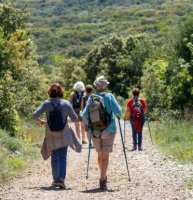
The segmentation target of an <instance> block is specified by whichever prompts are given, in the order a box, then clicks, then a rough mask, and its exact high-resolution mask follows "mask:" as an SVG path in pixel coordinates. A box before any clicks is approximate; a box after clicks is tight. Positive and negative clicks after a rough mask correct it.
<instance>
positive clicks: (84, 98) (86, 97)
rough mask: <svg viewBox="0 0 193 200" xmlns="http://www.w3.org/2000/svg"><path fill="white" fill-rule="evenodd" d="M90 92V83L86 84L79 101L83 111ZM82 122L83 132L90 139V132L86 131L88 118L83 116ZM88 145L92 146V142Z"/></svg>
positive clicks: (91, 90)
mask: <svg viewBox="0 0 193 200" xmlns="http://www.w3.org/2000/svg"><path fill="white" fill-rule="evenodd" d="M92 94H93V86H92V85H86V90H85V94H84V96H83V97H82V101H81V111H83V110H84V108H85V107H86V104H87V101H88V99H89V97H90V96H91V95H92ZM82 123H83V125H84V127H85V132H86V134H87V138H88V140H89V141H90V134H89V133H88V120H87V119H86V118H84V117H83V119H82ZM89 147H90V148H93V146H92V143H90V144H89Z"/></svg>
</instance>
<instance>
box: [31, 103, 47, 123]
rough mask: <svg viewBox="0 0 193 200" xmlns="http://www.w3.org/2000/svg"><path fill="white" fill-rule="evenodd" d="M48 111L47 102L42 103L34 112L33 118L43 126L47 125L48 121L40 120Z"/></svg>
mask: <svg viewBox="0 0 193 200" xmlns="http://www.w3.org/2000/svg"><path fill="white" fill-rule="evenodd" d="M45 111H46V102H44V103H42V104H41V105H40V106H39V107H38V108H37V109H36V110H35V111H34V112H33V118H34V119H35V120H36V121H37V122H38V123H39V124H41V125H43V124H45V123H46V121H45V120H43V119H40V115H41V114H42V113H44V112H45Z"/></svg>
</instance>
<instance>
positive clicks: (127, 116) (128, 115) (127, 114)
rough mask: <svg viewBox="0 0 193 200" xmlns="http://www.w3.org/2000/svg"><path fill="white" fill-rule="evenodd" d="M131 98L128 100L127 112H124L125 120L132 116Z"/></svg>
mask: <svg viewBox="0 0 193 200" xmlns="http://www.w3.org/2000/svg"><path fill="white" fill-rule="evenodd" d="M130 102H131V101H130V100H128V101H127V102H126V109H125V114H124V119H125V120H130V117H131V109H130V106H129V105H130Z"/></svg>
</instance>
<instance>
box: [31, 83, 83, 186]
mask: <svg viewBox="0 0 193 200" xmlns="http://www.w3.org/2000/svg"><path fill="white" fill-rule="evenodd" d="M48 95H49V97H50V99H48V100H46V101H44V102H43V103H42V104H41V105H40V106H39V107H38V108H37V109H36V111H35V112H34V113H33V117H34V119H35V120H37V122H38V123H39V124H41V125H45V127H46V132H47V133H46V135H45V139H44V143H43V146H42V150H41V153H42V156H43V158H44V160H46V159H48V158H49V156H50V155H51V167H52V176H53V183H52V185H53V186H56V187H60V188H65V184H64V180H65V177H66V160H67V149H68V146H67V144H68V142H70V141H68V140H70V138H72V136H71V134H72V132H71V129H70V128H69V126H68V120H67V118H68V117H70V119H71V120H72V121H74V122H76V121H77V120H78V116H77V115H76V113H75V112H74V109H73V108H72V105H71V104H70V102H69V101H67V100H64V99H62V98H63V95H64V90H63V89H62V87H61V85H60V84H58V83H53V84H52V85H51V86H50V88H49V89H48ZM42 113H46V118H47V120H43V119H41V118H40V115H41V114H42ZM69 131H70V132H69ZM69 134H70V135H69ZM66 136H69V138H68V137H66ZM74 136H75V134H74ZM74 139H75V140H76V137H74ZM75 142H76V144H78V142H77V141H75ZM78 148H79V150H78V151H77V152H80V151H81V145H80V146H79V147H78Z"/></svg>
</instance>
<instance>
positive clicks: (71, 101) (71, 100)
mask: <svg viewBox="0 0 193 200" xmlns="http://www.w3.org/2000/svg"><path fill="white" fill-rule="evenodd" d="M69 102H70V103H71V104H73V92H72V93H71V95H70V100H69Z"/></svg>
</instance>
